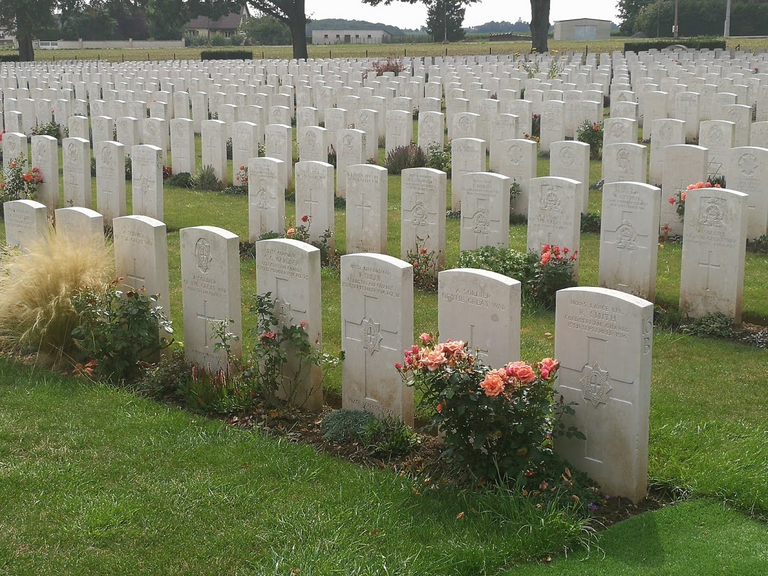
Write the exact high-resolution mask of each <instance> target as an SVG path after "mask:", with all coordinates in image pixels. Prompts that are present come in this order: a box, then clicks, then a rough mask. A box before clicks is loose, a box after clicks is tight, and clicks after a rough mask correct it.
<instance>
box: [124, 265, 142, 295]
mask: <svg viewBox="0 0 768 576" xmlns="http://www.w3.org/2000/svg"><path fill="white" fill-rule="evenodd" d="M136 268H137V266H136V258H134V259H133V270H132V272H130V273H128V272H127V273H126V274H125V277H126V278H128V279H129V280H131V282H132V284H131V286H132V287H133V288H134V289H139V288H142V287H143V286H145V285H146V283H147V279H146V277H145V276H139V274H138V271H137V270H136Z"/></svg>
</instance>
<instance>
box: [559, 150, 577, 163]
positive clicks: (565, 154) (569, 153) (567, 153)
mask: <svg viewBox="0 0 768 576" xmlns="http://www.w3.org/2000/svg"><path fill="white" fill-rule="evenodd" d="M575 159H576V157H575V156H574V155H573V150H571V149H570V148H563V149H562V150H560V162H562V163H563V165H564V166H573V161H574V160H575Z"/></svg>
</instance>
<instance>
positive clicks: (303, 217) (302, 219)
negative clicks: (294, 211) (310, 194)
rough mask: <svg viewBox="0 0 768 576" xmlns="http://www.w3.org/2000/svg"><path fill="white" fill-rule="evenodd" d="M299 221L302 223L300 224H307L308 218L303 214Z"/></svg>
mask: <svg viewBox="0 0 768 576" xmlns="http://www.w3.org/2000/svg"><path fill="white" fill-rule="evenodd" d="M301 221H302V222H309V216H307V215H306V214H304V216H302V217H301Z"/></svg>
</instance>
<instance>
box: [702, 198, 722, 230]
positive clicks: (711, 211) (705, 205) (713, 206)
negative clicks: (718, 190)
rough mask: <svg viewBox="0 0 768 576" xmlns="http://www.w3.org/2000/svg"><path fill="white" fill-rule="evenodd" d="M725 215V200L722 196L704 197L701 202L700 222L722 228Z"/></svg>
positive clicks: (703, 224)
mask: <svg viewBox="0 0 768 576" xmlns="http://www.w3.org/2000/svg"><path fill="white" fill-rule="evenodd" d="M724 217H725V200H723V199H722V198H710V197H702V198H701V201H700V204H699V224H701V225H702V226H713V227H716V228H722V227H723V226H725V224H723V218H724Z"/></svg>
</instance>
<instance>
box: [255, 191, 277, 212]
mask: <svg viewBox="0 0 768 576" xmlns="http://www.w3.org/2000/svg"><path fill="white" fill-rule="evenodd" d="M253 199H254V201H255V202H254V203H255V204H256V207H257V208H259V209H260V210H268V209H269V208H271V207H272V197H271V196H270V195H269V192H267V191H266V190H264V188H260V189H259V191H258V192H256V194H255V195H254V197H253Z"/></svg>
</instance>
